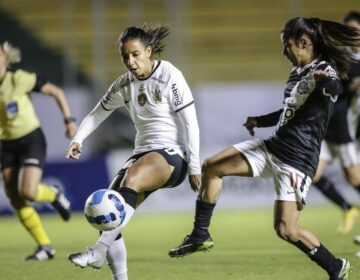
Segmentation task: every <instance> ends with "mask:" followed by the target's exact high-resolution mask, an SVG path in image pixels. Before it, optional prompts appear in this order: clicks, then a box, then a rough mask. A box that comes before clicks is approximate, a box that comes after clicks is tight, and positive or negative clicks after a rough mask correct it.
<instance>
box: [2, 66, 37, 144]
mask: <svg viewBox="0 0 360 280" xmlns="http://www.w3.org/2000/svg"><path fill="white" fill-rule="evenodd" d="M35 84H36V74H34V73H29V72H25V71H23V70H17V71H16V72H10V71H8V72H7V73H6V75H5V77H4V79H3V81H2V82H1V84H0V139H1V140H14V139H18V138H20V137H22V136H25V135H27V134H29V133H30V132H32V131H34V130H35V129H36V128H38V127H40V122H39V119H38V117H37V115H36V112H35V109H34V106H33V103H32V100H31V96H30V93H31V91H32V90H33V89H34V87H35Z"/></svg>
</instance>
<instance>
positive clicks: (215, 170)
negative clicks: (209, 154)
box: [202, 158, 223, 178]
mask: <svg viewBox="0 0 360 280" xmlns="http://www.w3.org/2000/svg"><path fill="white" fill-rule="evenodd" d="M202 173H203V175H204V176H210V177H213V176H215V177H220V178H221V177H223V176H222V175H221V171H220V169H219V167H218V165H217V163H216V161H214V160H212V158H207V159H205V161H204V163H203V165H202Z"/></svg>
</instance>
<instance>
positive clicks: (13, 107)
mask: <svg viewBox="0 0 360 280" xmlns="http://www.w3.org/2000/svg"><path fill="white" fill-rule="evenodd" d="M18 111H19V107H18V104H17V102H16V101H12V102H10V103H8V104H6V112H7V113H8V115H9V116H11V117H15V116H16V115H17V113H18Z"/></svg>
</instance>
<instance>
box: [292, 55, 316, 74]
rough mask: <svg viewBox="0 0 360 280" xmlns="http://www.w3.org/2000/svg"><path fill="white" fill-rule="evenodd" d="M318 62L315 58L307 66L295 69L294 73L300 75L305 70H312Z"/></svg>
mask: <svg viewBox="0 0 360 280" xmlns="http://www.w3.org/2000/svg"><path fill="white" fill-rule="evenodd" d="M318 62H319V58H315V59H314V60H313V61H311V62H310V63H309V64H306V65H305V66H304V67H298V68H296V73H297V74H298V75H300V74H301V73H302V72H304V71H305V70H307V69H309V68H312V67H313V66H314V65H315V64H317V63H318Z"/></svg>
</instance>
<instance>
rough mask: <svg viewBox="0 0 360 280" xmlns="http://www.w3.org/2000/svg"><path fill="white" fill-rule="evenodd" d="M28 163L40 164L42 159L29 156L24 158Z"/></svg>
mask: <svg viewBox="0 0 360 280" xmlns="http://www.w3.org/2000/svg"><path fill="white" fill-rule="evenodd" d="M24 163H26V164H39V163H40V161H39V160H38V159H37V158H27V159H25V160H24Z"/></svg>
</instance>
